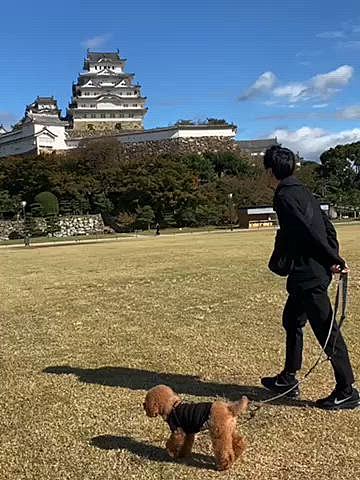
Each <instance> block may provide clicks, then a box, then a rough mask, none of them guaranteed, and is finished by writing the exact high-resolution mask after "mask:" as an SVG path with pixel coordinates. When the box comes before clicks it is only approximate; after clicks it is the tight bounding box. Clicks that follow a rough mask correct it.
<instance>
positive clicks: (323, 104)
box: [312, 103, 329, 108]
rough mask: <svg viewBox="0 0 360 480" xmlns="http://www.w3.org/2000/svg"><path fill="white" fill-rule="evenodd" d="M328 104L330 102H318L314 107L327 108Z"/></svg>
mask: <svg viewBox="0 0 360 480" xmlns="http://www.w3.org/2000/svg"><path fill="white" fill-rule="evenodd" d="M328 105H329V104H328V103H316V104H315V105H313V106H312V108H326V107H327V106H328Z"/></svg>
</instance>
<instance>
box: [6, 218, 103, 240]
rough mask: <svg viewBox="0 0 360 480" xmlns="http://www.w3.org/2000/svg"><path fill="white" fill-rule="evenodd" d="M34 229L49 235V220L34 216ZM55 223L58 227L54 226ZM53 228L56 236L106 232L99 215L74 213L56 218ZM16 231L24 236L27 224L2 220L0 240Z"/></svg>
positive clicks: (7, 237) (19, 221)
mask: <svg viewBox="0 0 360 480" xmlns="http://www.w3.org/2000/svg"><path fill="white" fill-rule="evenodd" d="M32 223H33V224H32V229H33V230H36V231H37V232H38V233H40V232H42V233H43V235H44V236H45V235H47V232H48V230H49V222H48V221H47V220H46V219H45V218H40V217H39V218H33V219H32ZM54 224H55V225H56V226H57V227H58V229H57V228H54V227H53V226H54ZM53 226H52V228H51V229H54V230H55V233H54V236H56V237H68V236H74V235H94V234H101V233H103V232H104V228H105V225H104V222H103V219H102V217H101V215H100V214H98V215H72V216H66V217H65V216H60V217H57V219H55V221H54V222H53ZM12 232H14V233H15V232H16V233H17V234H18V236H19V237H23V236H24V232H25V226H24V222H23V220H0V240H9V235H10V234H11V233H12Z"/></svg>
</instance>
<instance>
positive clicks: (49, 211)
mask: <svg viewBox="0 0 360 480" xmlns="http://www.w3.org/2000/svg"><path fill="white" fill-rule="evenodd" d="M35 202H36V203H38V204H40V205H41V207H42V211H43V214H44V215H58V214H59V202H58V199H57V198H56V196H55V195H54V194H53V193H51V192H41V193H39V194H38V195H36V197H35Z"/></svg>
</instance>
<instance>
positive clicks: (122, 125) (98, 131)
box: [67, 118, 144, 138]
mask: <svg viewBox="0 0 360 480" xmlns="http://www.w3.org/2000/svg"><path fill="white" fill-rule="evenodd" d="M143 129H144V126H143V124H142V122H126V121H121V120H120V119H119V120H114V121H111V122H98V121H96V122H92V121H91V118H89V119H88V121H86V122H76V120H75V122H74V128H73V129H72V130H68V131H67V134H68V136H69V137H70V138H74V137H75V138H76V137H98V136H109V135H116V134H117V133H121V132H123V131H125V132H128V131H129V132H131V131H134V130H143Z"/></svg>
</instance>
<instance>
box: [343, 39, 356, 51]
mask: <svg viewBox="0 0 360 480" xmlns="http://www.w3.org/2000/svg"><path fill="white" fill-rule="evenodd" d="M338 47H340V48H350V49H354V50H357V49H360V40H347V41H344V42H339V43H338Z"/></svg>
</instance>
